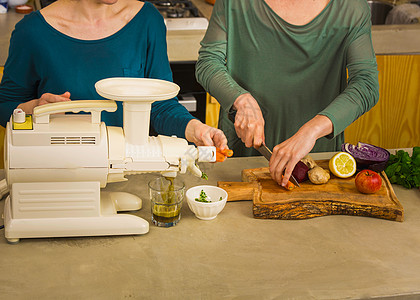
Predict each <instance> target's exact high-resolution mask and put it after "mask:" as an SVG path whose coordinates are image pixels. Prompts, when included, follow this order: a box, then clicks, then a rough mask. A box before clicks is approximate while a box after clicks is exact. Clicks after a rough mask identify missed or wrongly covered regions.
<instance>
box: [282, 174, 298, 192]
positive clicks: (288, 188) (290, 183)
mask: <svg viewBox="0 0 420 300" xmlns="http://www.w3.org/2000/svg"><path fill="white" fill-rule="evenodd" d="M283 178H284V176H283V175H281V179H283ZM284 188H285V189H287V190H289V191H291V190H293V189H294V188H296V185H294V184H293V182H291V181H290V180H289V181H288V182H287V184H286V186H285V187H284Z"/></svg>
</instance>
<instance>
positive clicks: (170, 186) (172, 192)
mask: <svg viewBox="0 0 420 300" xmlns="http://www.w3.org/2000/svg"><path fill="white" fill-rule="evenodd" d="M149 195H150V201H151V211H152V222H153V224H154V225H156V226H159V227H171V226H175V225H176V224H178V222H179V220H180V219H181V207H182V202H183V200H184V196H185V184H184V182H182V181H181V180H180V179H177V178H172V177H163V176H162V177H159V178H155V179H153V180H151V181H150V182H149Z"/></svg>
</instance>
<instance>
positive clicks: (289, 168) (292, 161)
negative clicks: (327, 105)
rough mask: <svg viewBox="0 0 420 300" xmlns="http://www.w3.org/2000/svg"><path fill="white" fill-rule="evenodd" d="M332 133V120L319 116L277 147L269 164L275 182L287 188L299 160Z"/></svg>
mask: <svg viewBox="0 0 420 300" xmlns="http://www.w3.org/2000/svg"><path fill="white" fill-rule="evenodd" d="M332 131H333V125H332V122H331V120H330V119H329V118H328V117H326V116H322V115H317V116H315V117H314V118H313V119H312V120H310V121H309V122H307V123H306V124H304V125H303V126H302V127H301V128H300V129H299V130H298V132H296V133H295V135H293V136H292V137H291V138H289V139H287V140H286V141H284V142H283V143H281V144H278V145H277V146H275V147H274V149H273V155H272V156H271V159H270V164H269V166H270V174H271V177H272V178H273V180H274V181H276V182H277V183H278V184H280V185H282V186H286V184H287V182H288V181H289V178H290V176H291V175H292V172H293V169H294V168H295V165H296V164H297V163H298V162H299V160H301V159H302V158H303V157H304V156H305V155H307V154H308V153H309V152H310V151H311V150H312V148H313V147H314V145H315V142H316V140H317V139H318V138H320V137H323V136H325V135H328V134H330V133H331V132H332ZM283 173H284V177H283V178H282V175H283Z"/></svg>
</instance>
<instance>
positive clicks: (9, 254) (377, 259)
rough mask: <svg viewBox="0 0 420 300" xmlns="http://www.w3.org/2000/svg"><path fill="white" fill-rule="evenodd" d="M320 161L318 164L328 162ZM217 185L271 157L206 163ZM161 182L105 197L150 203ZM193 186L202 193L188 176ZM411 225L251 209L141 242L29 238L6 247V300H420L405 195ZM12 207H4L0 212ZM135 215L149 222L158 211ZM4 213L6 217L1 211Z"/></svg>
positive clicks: (415, 194) (155, 233)
mask: <svg viewBox="0 0 420 300" xmlns="http://www.w3.org/2000/svg"><path fill="white" fill-rule="evenodd" d="M330 156H331V153H328V154H314V155H313V157H314V158H315V159H323V158H329V157H330ZM201 166H202V168H203V169H204V170H205V172H206V173H207V174H208V175H209V180H208V182H205V183H207V184H211V185H215V184H216V181H240V178H241V170H242V169H243V168H256V167H264V166H267V162H266V161H265V159H264V158H262V157H253V158H230V159H227V160H226V161H225V162H223V163H218V164H202V165H201ZM153 176H156V175H153V174H146V175H131V176H128V178H129V180H128V181H127V182H124V183H113V184H109V185H108V186H107V187H106V188H105V190H113V191H129V192H132V193H134V194H137V195H139V196H140V197H143V199H147V190H146V182H147V181H148V180H149V179H151V178H152V177H153ZM180 178H182V179H183V180H184V181H185V182H186V184H187V187H190V186H195V185H199V184H203V180H201V179H199V178H196V177H192V175H186V174H184V175H180ZM394 189H395V193H396V195H397V197H398V199H399V200H400V202H401V204H402V205H403V207H404V210H405V220H404V222H402V223H400V222H393V221H387V220H382V219H375V218H367V217H355V216H325V217H318V218H314V219H308V220H297V221H291V220H261V219H254V218H253V216H252V203H251V202H250V201H242V202H228V203H227V204H226V207H225V209H224V210H223V211H222V212H221V213H220V214H219V216H218V217H217V218H216V219H214V220H212V221H202V220H199V219H197V218H196V217H195V216H194V215H193V214H192V212H191V211H190V210H189V208H188V206H187V205H186V204H185V205H184V206H183V208H182V218H181V221H180V222H179V223H178V225H177V226H175V227H171V228H159V227H155V226H153V225H151V226H150V231H149V233H147V234H145V235H140V236H117V237H80V238H43V239H22V240H21V241H20V243H18V244H17V245H9V244H7V243H6V240H5V238H4V236H3V234H4V229H3V230H1V231H0V232H1V235H2V236H0V253H1V256H0V270H1V273H2V279H1V284H0V298H4V299H62V298H64V299H122V298H141V299H151V298H153V299H359V298H364V299H366V298H373V297H391V298H390V299H396V298H398V297H397V296H401V297H403V298H404V299H418V297H420V250H419V249H420V234H419V228H420V192H419V191H418V190H416V189H412V190H407V189H405V188H403V187H400V186H394ZM1 206H2V205H1ZM143 206H144V207H143V208H142V209H141V210H140V211H138V212H136V213H135V214H136V215H138V216H141V217H143V218H145V219H146V220H148V221H149V222H150V217H151V213H150V204H149V201H147V200H146V201H144V203H143ZM1 210H2V209H0V212H1Z"/></svg>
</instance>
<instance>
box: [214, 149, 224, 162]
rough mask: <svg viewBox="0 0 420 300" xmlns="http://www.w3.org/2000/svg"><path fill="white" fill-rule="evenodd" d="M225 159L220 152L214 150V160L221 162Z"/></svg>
mask: <svg viewBox="0 0 420 300" xmlns="http://www.w3.org/2000/svg"><path fill="white" fill-rule="evenodd" d="M225 159H226V156H224V155H223V154H222V153H220V152H217V151H216V162H222V161H224V160H225Z"/></svg>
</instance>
